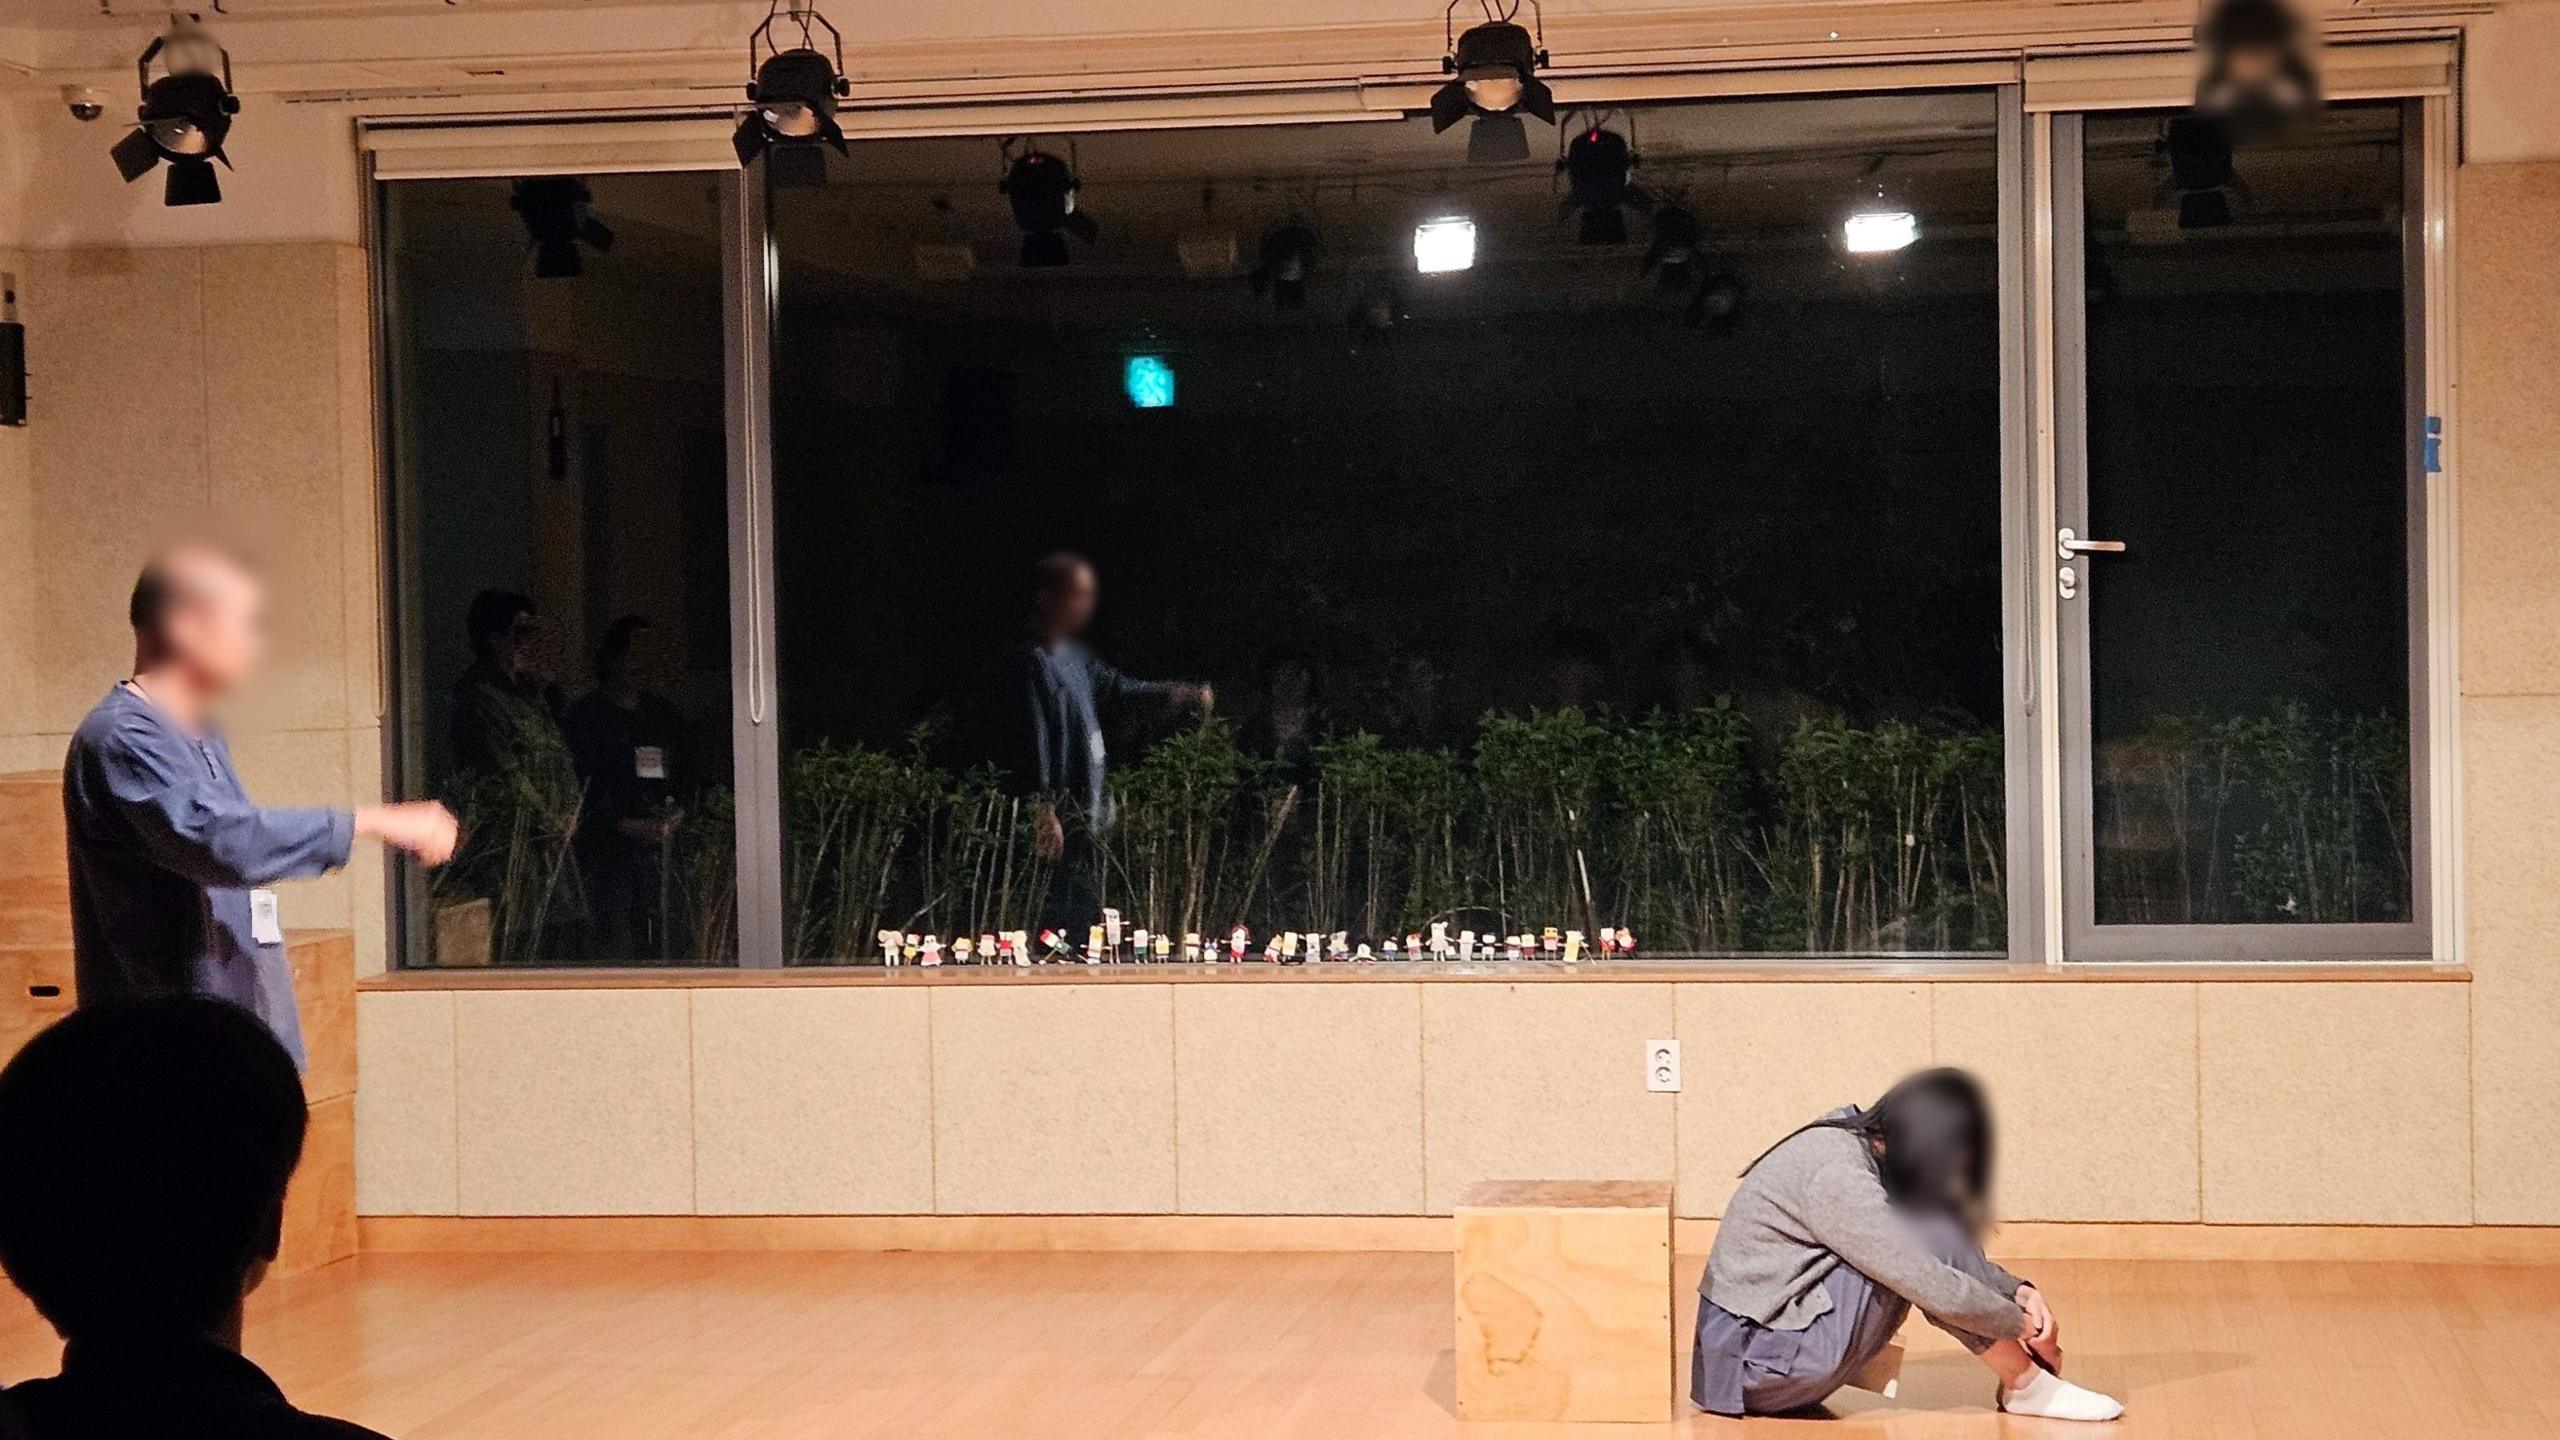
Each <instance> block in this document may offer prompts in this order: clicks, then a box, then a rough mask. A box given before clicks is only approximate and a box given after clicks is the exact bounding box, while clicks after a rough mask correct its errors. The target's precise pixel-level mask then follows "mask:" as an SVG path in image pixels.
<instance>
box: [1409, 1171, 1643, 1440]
mask: <svg viewBox="0 0 2560 1440" xmlns="http://www.w3.org/2000/svg"><path fill="white" fill-rule="evenodd" d="M1457 1231H1458V1233H1457V1252H1458V1255H1457V1324H1458V1345H1457V1397H1458V1416H1459V1418H1460V1419H1463V1420H1541V1421H1571V1422H1592V1421H1624V1422H1630V1423H1651V1424H1661V1423H1663V1422H1665V1421H1667V1420H1670V1419H1672V1418H1673V1415H1672V1402H1673V1397H1674V1395H1675V1394H1676V1390H1675V1386H1674V1376H1673V1373H1672V1367H1673V1363H1674V1355H1675V1353H1676V1347H1675V1346H1674V1344H1673V1337H1672V1314H1673V1307H1672V1289H1671V1287H1672V1274H1671V1186H1670V1185H1669V1184H1667V1183H1661V1182H1654V1181H1632V1180H1602V1181H1567V1180H1555V1181H1487V1182H1484V1183H1482V1184H1479V1185H1476V1186H1475V1187H1473V1188H1472V1189H1470V1190H1469V1191H1467V1193H1466V1195H1465V1197H1464V1198H1463V1199H1462V1200H1461V1201H1460V1202H1459V1205H1458V1207H1457Z"/></svg>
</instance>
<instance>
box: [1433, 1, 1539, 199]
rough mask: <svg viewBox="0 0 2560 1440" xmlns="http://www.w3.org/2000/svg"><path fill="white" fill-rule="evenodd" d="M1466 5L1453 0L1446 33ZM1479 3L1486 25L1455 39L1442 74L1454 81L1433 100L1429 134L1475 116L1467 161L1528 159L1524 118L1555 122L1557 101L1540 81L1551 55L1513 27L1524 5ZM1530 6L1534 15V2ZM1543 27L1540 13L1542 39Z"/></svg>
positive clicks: (1444, 20) (1443, 60)
mask: <svg viewBox="0 0 2560 1440" xmlns="http://www.w3.org/2000/svg"><path fill="white" fill-rule="evenodd" d="M1463 3H1465V0H1449V9H1448V10H1447V12H1446V13H1445V14H1444V15H1443V17H1442V28H1443V31H1444V33H1447V32H1454V31H1455V29H1456V26H1457V13H1458V6H1459V5H1461V4H1463ZM1477 3H1478V4H1480V5H1481V6H1483V8H1484V17H1485V18H1484V23H1483V24H1481V25H1477V26H1475V27H1473V28H1471V29H1469V30H1468V31H1467V33H1466V34H1464V35H1458V36H1456V38H1455V39H1454V40H1452V41H1451V42H1450V45H1449V50H1448V53H1447V54H1445V55H1443V56H1441V57H1440V69H1441V70H1442V72H1443V73H1445V74H1449V75H1453V76H1455V77H1456V78H1455V79H1453V80H1451V81H1450V82H1449V83H1448V84H1446V85H1443V86H1441V87H1440V89H1439V90H1438V91H1437V92H1435V93H1434V94H1433V95H1432V97H1431V130H1432V133H1434V134H1438V133H1440V132H1442V131H1445V130H1447V129H1448V128H1449V127H1450V126H1452V125H1455V124H1457V123H1458V122H1459V121H1461V120H1464V119H1465V118H1467V117H1468V116H1469V115H1473V116H1475V117H1476V123H1475V127H1474V129H1473V130H1471V131H1470V132H1469V133H1468V135H1467V159H1469V160H1470V161H1474V162H1476V163H1479V164H1496V163H1501V162H1505V161H1514V160H1526V159H1528V158H1529V131H1528V127H1526V126H1525V125H1523V124H1522V123H1521V121H1520V115H1521V114H1522V113H1526V114H1530V115H1535V116H1537V117H1538V118H1539V119H1541V120H1544V121H1546V122H1547V123H1548V124H1550V125H1552V124H1554V123H1555V118H1556V102H1555V96H1554V94H1553V93H1551V92H1550V91H1549V90H1548V89H1547V86H1546V82H1545V81H1542V80H1540V79H1539V78H1538V69H1539V67H1541V66H1543V65H1545V64H1546V63H1547V52H1546V49H1545V47H1544V46H1542V45H1541V44H1540V43H1539V41H1538V39H1537V37H1535V36H1532V35H1531V34H1530V33H1529V32H1528V31H1527V30H1525V29H1523V28H1522V27H1520V26H1519V25H1517V24H1514V23H1513V17H1514V16H1516V15H1518V14H1519V13H1520V0H1508V3H1507V4H1505V3H1504V0H1477ZM1530 4H1531V9H1532V12H1533V13H1536V0H1530ZM1545 28H1546V27H1545V20H1544V16H1543V14H1541V15H1540V18H1539V30H1540V32H1541V34H1543V33H1544V31H1545Z"/></svg>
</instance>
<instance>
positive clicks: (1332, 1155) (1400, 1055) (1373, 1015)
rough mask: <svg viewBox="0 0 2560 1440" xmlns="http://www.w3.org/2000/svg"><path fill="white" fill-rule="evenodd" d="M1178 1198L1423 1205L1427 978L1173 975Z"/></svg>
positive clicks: (1225, 1210)
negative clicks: (1233, 980)
mask: <svg viewBox="0 0 2560 1440" xmlns="http://www.w3.org/2000/svg"><path fill="white" fill-rule="evenodd" d="M1171 988H1172V990H1173V1014H1174V1057H1175V1063H1174V1073H1175V1096H1176V1101H1177V1112H1178V1115H1179V1134H1180V1137H1181V1166H1180V1174H1181V1181H1182V1191H1181V1197H1180V1199H1181V1206H1182V1209H1183V1210H1184V1211H1186V1212H1190V1213H1205V1214H1221V1215H1232V1214H1251V1215H1411V1214H1418V1213H1420V1211H1421V1210H1422V987H1420V986H1418V985H1237V986H1232V987H1226V986H1209V985H1176V986H1173V987H1171Z"/></svg>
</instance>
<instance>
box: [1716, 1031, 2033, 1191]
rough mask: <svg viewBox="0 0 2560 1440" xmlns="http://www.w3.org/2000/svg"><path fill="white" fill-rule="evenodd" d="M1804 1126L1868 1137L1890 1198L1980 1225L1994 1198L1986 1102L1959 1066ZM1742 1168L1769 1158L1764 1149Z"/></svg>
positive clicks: (1920, 1075) (1911, 1078)
mask: <svg viewBox="0 0 2560 1440" xmlns="http://www.w3.org/2000/svg"><path fill="white" fill-rule="evenodd" d="M1807 1130H1846V1131H1848V1132H1850V1133H1851V1134H1853V1135H1857V1136H1859V1137H1861V1138H1863V1139H1864V1140H1866V1141H1867V1143H1868V1144H1869V1146H1870V1147H1871V1148H1872V1149H1873V1150H1874V1152H1875V1157H1876V1176H1877V1178H1878V1179H1879V1180H1881V1181H1882V1182H1883V1183H1884V1193H1885V1194H1886V1196H1887V1197H1889V1198H1890V1199H1891V1200H1892V1201H1893V1203H1895V1204H1897V1205H1901V1206H1905V1207H1907V1208H1910V1209H1914V1210H1936V1211H1942V1212H1945V1213H1947V1214H1951V1215H1954V1216H1956V1217H1958V1218H1959V1219H1963V1220H1965V1221H1967V1222H1969V1223H1977V1224H1978V1223H1980V1222H1981V1220H1982V1219H1983V1218H1985V1217H1984V1212H1985V1211H1986V1210H1987V1209H1988V1208H1989V1206H1990V1201H1991V1164H1992V1131H1991V1102H1990V1101H1989V1099H1987V1098H1986V1097H1985V1096H1984V1095H1983V1093H1982V1083H1981V1082H1980V1081H1978V1080H1976V1079H1974V1078H1973V1077H1972V1076H1971V1075H1968V1074H1966V1073H1965V1072H1964V1071H1962V1070H1956V1069H1950V1068H1945V1067H1941V1068H1939V1069H1935V1070H1922V1071H1919V1072H1917V1073H1916V1074H1912V1075H1907V1076H1904V1077H1903V1078H1902V1079H1901V1080H1898V1081H1896V1082H1895V1083H1894V1086H1893V1088H1892V1089H1890V1090H1887V1091H1886V1092H1884V1095H1883V1096H1882V1097H1881V1098H1880V1099H1878V1100H1877V1101H1876V1103H1874V1104H1873V1105H1870V1106H1868V1107H1867V1108H1866V1109H1864V1110H1860V1111H1858V1112H1856V1113H1855V1114H1852V1115H1844V1116H1841V1117H1839V1118H1837V1119H1823V1120H1816V1121H1814V1122H1813V1123H1812V1124H1810V1125H1805V1126H1800V1127H1798V1128H1797V1129H1795V1130H1791V1131H1789V1132H1788V1133H1787V1135H1786V1137H1785V1139H1782V1140H1780V1141H1779V1142H1778V1145H1784V1144H1786V1143H1787V1141H1788V1140H1792V1139H1794V1138H1795V1137H1796V1136H1798V1135H1801V1134H1803V1133H1804V1132H1805V1131H1807ZM1778 1145H1772V1146H1770V1147H1769V1150H1763V1151H1761V1152H1760V1158H1759V1159H1757V1160H1753V1161H1752V1162H1751V1165H1746V1166H1744V1167H1743V1168H1742V1173H1744V1174H1746V1175H1748V1174H1750V1173H1751V1168H1752V1166H1754V1165H1758V1164H1759V1163H1760V1161H1761V1160H1765V1159H1767V1158H1769V1151H1770V1150H1775V1149H1777V1148H1778Z"/></svg>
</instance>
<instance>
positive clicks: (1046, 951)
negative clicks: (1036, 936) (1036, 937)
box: [1040, 926, 1067, 960]
mask: <svg viewBox="0 0 2560 1440" xmlns="http://www.w3.org/2000/svg"><path fill="white" fill-rule="evenodd" d="M1040 950H1041V958H1042V959H1044V960H1054V959H1056V958H1057V957H1059V956H1061V955H1064V954H1066V953H1067V942H1066V940H1065V938H1064V937H1062V936H1060V935H1059V934H1058V932H1057V931H1055V930H1052V929H1049V928H1048V927H1047V926H1042V927H1041V930H1040Z"/></svg>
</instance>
